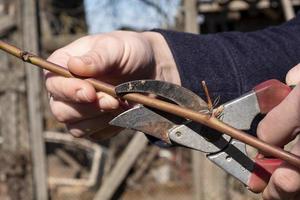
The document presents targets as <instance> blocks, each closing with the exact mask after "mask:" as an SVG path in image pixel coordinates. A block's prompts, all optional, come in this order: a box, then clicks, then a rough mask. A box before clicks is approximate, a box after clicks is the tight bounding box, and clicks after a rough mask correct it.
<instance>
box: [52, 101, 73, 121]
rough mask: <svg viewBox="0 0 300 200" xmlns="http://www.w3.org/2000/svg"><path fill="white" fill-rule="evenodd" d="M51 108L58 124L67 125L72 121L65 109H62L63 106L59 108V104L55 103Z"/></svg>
mask: <svg viewBox="0 0 300 200" xmlns="http://www.w3.org/2000/svg"><path fill="white" fill-rule="evenodd" d="M50 108H51V112H52V114H53V116H54V117H55V119H56V120H57V121H58V122H61V123H66V122H68V121H70V119H69V117H68V115H67V112H65V110H64V109H63V108H61V106H59V104H58V103H55V102H53V103H51V104H50Z"/></svg>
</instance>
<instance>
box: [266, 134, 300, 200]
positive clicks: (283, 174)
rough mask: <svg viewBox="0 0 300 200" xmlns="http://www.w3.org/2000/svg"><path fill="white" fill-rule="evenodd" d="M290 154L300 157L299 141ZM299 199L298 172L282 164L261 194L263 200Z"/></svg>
mask: <svg viewBox="0 0 300 200" xmlns="http://www.w3.org/2000/svg"><path fill="white" fill-rule="evenodd" d="M291 152H292V153H294V154H296V155H299V156H300V140H298V142H297V143H296V145H295V146H294V147H293V149H292V151H291ZM298 197H300V171H299V169H298V168H296V167H294V166H291V165H288V164H284V165H283V166H281V167H279V168H278V169H277V170H276V171H275V172H274V173H273V174H272V177H271V179H270V181H269V184H268V186H267V187H266V188H265V190H264V192H263V198H264V199H265V200H277V199H278V200H283V199H284V200H297V199H299V198H298Z"/></svg>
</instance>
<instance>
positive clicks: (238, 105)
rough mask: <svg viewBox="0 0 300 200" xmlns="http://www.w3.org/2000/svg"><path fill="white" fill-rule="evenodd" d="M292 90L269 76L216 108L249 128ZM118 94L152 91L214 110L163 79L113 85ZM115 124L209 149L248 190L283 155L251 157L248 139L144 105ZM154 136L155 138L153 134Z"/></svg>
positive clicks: (261, 183) (169, 142) (260, 184)
mask: <svg viewBox="0 0 300 200" xmlns="http://www.w3.org/2000/svg"><path fill="white" fill-rule="evenodd" d="M290 91H291V87H289V86H287V85H285V84H283V83H281V82H280V81H278V80H274V79H272V80H268V81H265V82H263V83H261V84H259V85H257V86H256V87H254V88H253V89H252V90H251V91H250V92H248V93H246V94H244V95H242V96H240V97H238V98H236V99H233V100H231V101H229V102H226V103H224V104H222V105H220V106H218V107H217V108H215V109H214V110H213V111H212V113H214V115H216V117H218V118H219V120H221V121H223V122H224V123H226V124H228V125H230V126H232V127H234V128H236V129H240V130H249V129H250V127H251V124H252V122H253V120H254V118H255V117H256V116H257V115H258V114H266V113H268V112H269V111H270V110H271V109H272V108H274V107H275V106H276V105H278V104H279V103H280V102H281V101H282V100H283V99H284V98H285V97H286V96H287V95H288V94H289V92H290ZM115 92H116V94H117V95H118V96H122V95H125V94H128V93H143V94H153V95H155V96H157V97H158V98H162V99H163V100H165V101H168V102H172V103H174V104H177V105H179V106H182V107H184V108H189V109H193V110H195V111H198V112H203V113H207V112H211V111H210V108H209V107H208V105H207V103H206V102H205V101H204V100H203V99H201V98H200V97H199V96H198V95H196V94H195V93H193V92H192V91H190V90H188V89H186V88H184V87H181V86H178V85H175V84H172V83H167V82H163V81H157V80H137V81H130V82H127V83H123V84H120V85H118V86H116V87H115ZM110 124H111V125H114V126H119V127H123V128H129V129H133V130H136V131H140V132H143V133H145V134H146V135H147V136H148V137H149V138H150V140H151V141H153V142H154V143H158V144H160V145H164V146H182V147H186V148H190V149H194V150H197V151H201V152H203V153H205V154H206V157H207V158H208V159H209V160H210V161H212V162H213V163H215V164H216V165H217V166H219V167H220V168H222V169H223V170H225V171H226V172H227V173H229V174H231V175H232V176H234V177H235V178H236V179H238V180H239V181H241V182H242V183H244V184H245V185H246V186H247V187H248V188H249V190H251V191H253V192H260V191H262V189H263V188H264V187H265V186H266V184H267V183H268V181H269V178H270V176H271V174H272V172H273V171H274V170H275V169H276V168H277V167H278V166H279V165H281V164H282V162H283V161H282V160H280V159H276V158H265V157H263V156H262V155H257V156H256V157H255V158H254V159H252V158H250V157H249V156H248V154H247V152H246V144H245V143H243V142H241V141H239V140H236V139H234V138H231V137H230V136H228V135H225V134H222V133H219V132H217V131H212V130H209V131H208V129H207V127H204V126H203V125H201V124H199V123H195V122H193V121H191V120H187V119H184V118H180V117H177V116H174V115H171V114H168V113H165V112H162V111H160V110H156V109H153V108H150V107H147V106H143V105H139V104H138V105H136V106H134V107H133V108H131V109H129V110H127V111H125V112H123V113H121V114H120V115H118V116H117V117H116V118H114V119H113V120H112V121H111V122H110ZM154 138H155V139H154Z"/></svg>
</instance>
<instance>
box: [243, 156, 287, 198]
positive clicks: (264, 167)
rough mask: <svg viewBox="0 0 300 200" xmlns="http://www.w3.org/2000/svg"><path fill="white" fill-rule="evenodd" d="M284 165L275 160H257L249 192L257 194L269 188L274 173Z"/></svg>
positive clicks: (249, 183)
mask: <svg viewBox="0 0 300 200" xmlns="http://www.w3.org/2000/svg"><path fill="white" fill-rule="evenodd" d="M282 163H283V161H282V160H280V159H275V158H259V155H258V156H256V158H255V166H254V170H253V172H252V174H251V177H250V179H249V182H248V187H249V190H251V191H252V192H255V193H259V192H262V191H263V190H264V188H265V187H266V186H267V184H268V182H269V180H270V177H271V175H272V173H273V172H274V171H275V170H276V169H277V168H278V167H279V166H280V165H281V164H282Z"/></svg>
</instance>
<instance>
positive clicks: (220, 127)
mask: <svg viewBox="0 0 300 200" xmlns="http://www.w3.org/2000/svg"><path fill="white" fill-rule="evenodd" d="M0 49H2V50H4V51H6V52H7V53H10V54H12V55H14V56H16V57H18V58H20V59H22V60H23V61H25V62H29V63H32V64H34V65H36V66H38V67H40V68H42V69H46V70H48V71H51V72H53V73H55V74H58V75H61V76H64V77H74V75H72V74H71V73H70V72H69V71H68V70H67V69H65V68H63V67H61V66H59V65H56V64H54V63H51V62H49V61H46V60H44V59H42V58H40V57H38V56H36V55H33V54H28V53H26V52H24V51H23V50H21V49H19V48H17V47H14V46H12V45H10V44H8V43H5V42H3V41H1V40H0ZM77 78H78V77H77ZM84 80H86V81H88V82H89V83H91V84H92V85H93V86H94V87H95V89H96V90H98V91H102V92H105V93H107V94H109V95H111V96H114V97H117V95H116V93H115V88H114V86H112V85H109V84H107V83H104V82H101V81H98V80H95V79H84ZM122 99H124V100H128V101H131V102H135V103H139V104H142V105H146V106H149V107H152V108H156V109H158V110H162V111H164V112H168V113H171V114H174V115H177V116H180V117H183V118H186V119H190V120H192V121H195V122H198V123H201V124H203V125H205V126H208V127H210V128H212V129H215V130H216V131H219V132H221V133H224V134H227V135H229V136H230V137H232V138H235V139H237V140H239V141H241V142H244V143H246V144H248V145H250V146H252V147H255V148H256V149H258V150H260V151H261V152H263V153H265V154H268V155H271V156H274V157H276V158H280V159H282V160H284V161H286V162H288V163H290V164H292V165H294V166H296V167H298V168H300V157H298V156H297V155H295V154H292V153H290V152H287V151H285V150H283V149H281V148H279V147H276V146H273V145H270V144H267V143H265V142H263V141H261V140H259V139H258V138H256V137H254V136H251V135H249V134H247V133H245V132H243V131H241V130H238V129H236V128H233V127H231V126H229V125H227V124H224V123H223V122H221V121H220V120H219V119H217V118H216V117H207V115H206V114H202V113H199V112H197V111H194V110H191V109H188V108H183V107H180V106H178V105H175V104H172V103H168V102H165V101H162V100H159V99H155V98H151V97H148V96H144V95H141V94H137V93H130V94H126V95H123V96H122Z"/></svg>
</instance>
